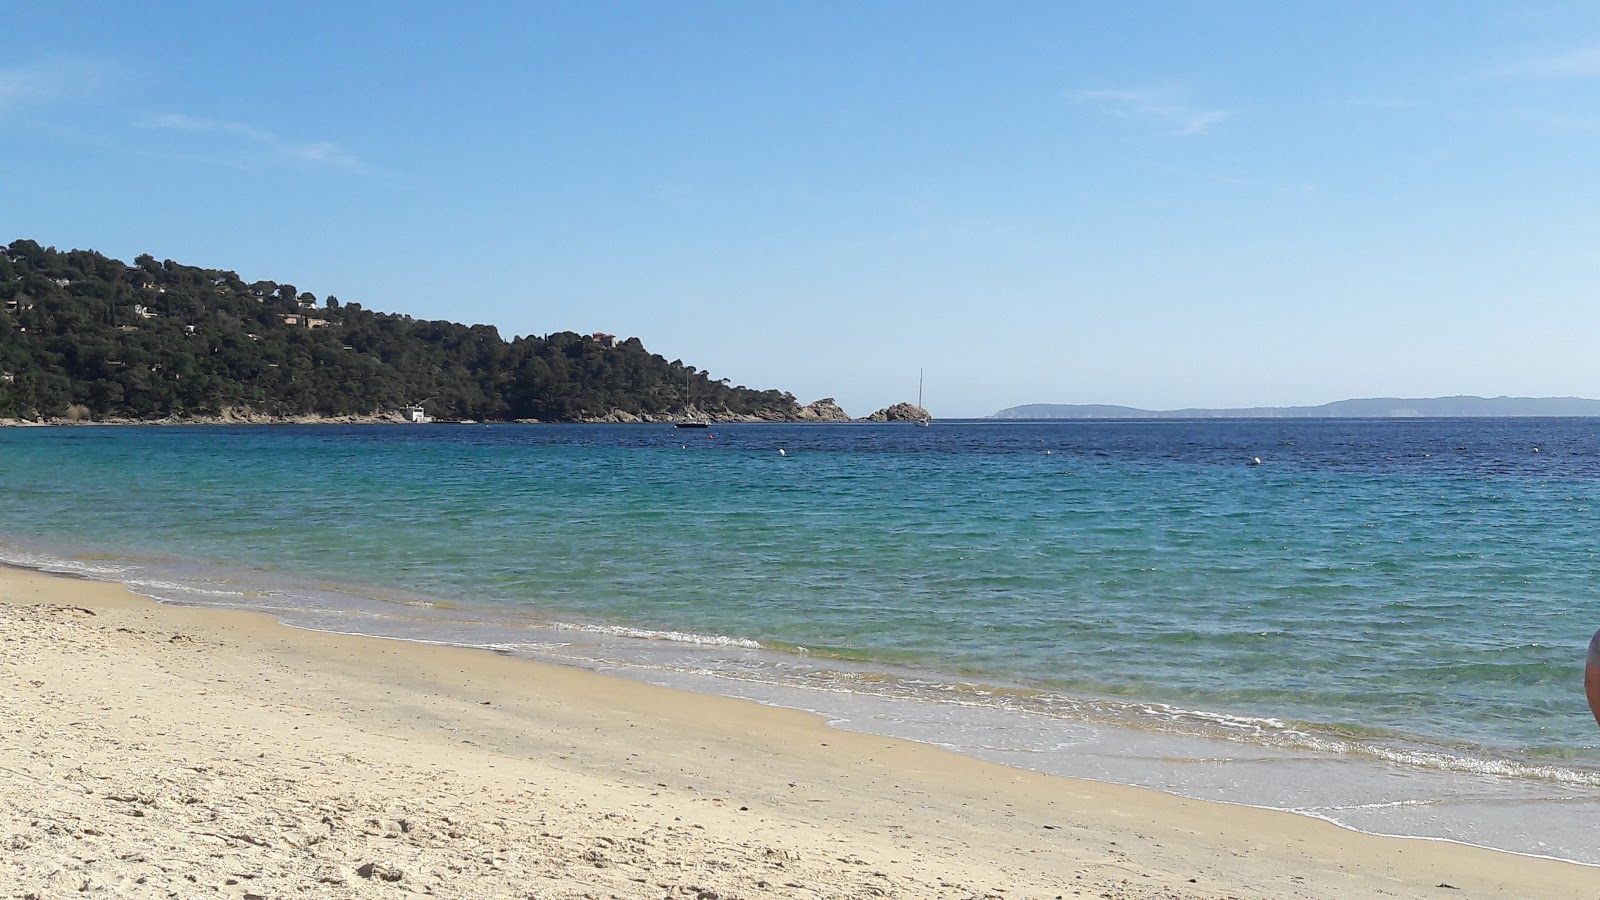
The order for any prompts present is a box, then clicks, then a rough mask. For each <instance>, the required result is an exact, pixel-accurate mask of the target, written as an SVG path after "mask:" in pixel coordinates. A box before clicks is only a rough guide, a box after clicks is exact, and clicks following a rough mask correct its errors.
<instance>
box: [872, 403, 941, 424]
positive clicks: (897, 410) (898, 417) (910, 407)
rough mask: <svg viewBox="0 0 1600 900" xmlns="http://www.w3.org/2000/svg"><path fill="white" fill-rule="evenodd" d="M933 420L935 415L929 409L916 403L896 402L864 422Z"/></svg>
mask: <svg viewBox="0 0 1600 900" xmlns="http://www.w3.org/2000/svg"><path fill="white" fill-rule="evenodd" d="M924 419H926V420H928V421H930V422H931V421H933V416H931V415H929V414H928V411H927V410H925V409H923V408H922V407H920V406H918V405H916V404H915V403H896V404H895V405H893V406H890V407H886V408H884V409H880V410H878V411H877V412H875V413H873V414H872V415H870V416H867V417H866V418H865V419H862V420H861V421H863V422H919V421H922V420H924Z"/></svg>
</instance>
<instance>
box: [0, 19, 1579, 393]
mask: <svg viewBox="0 0 1600 900" xmlns="http://www.w3.org/2000/svg"><path fill="white" fill-rule="evenodd" d="M0 19H3V26H0V30H3V32H4V34H5V35H6V39H5V46H6V52H5V53H4V54H3V55H0V242H8V241H10V240H12V239H15V238H19V237H26V238H32V239H34V240H38V241H39V242H40V243H43V244H49V245H54V246H56V247H59V248H62V249H66V248H72V247H83V248H92V249H97V250H100V251H102V252H105V253H108V254H110V255H112V256H115V257H118V258H120V259H124V260H131V259H132V258H133V257H134V256H136V255H138V254H140V253H146V252H148V253H151V254H153V255H154V256H155V257H156V258H158V259H167V258H170V259H175V260H177V261H179V262H183V263H188V264H193V265H201V266H208V267H217V268H226V269H233V270H235V271H237V272H238V273H239V274H240V275H241V276H243V277H245V278H246V279H249V280H255V279H262V278H270V279H274V280H277V281H283V282H291V283H293V284H295V285H296V286H297V287H298V288H299V289H301V290H309V291H312V292H314V293H316V294H317V295H318V296H319V297H320V296H326V295H327V294H330V293H331V294H336V295H338V296H339V297H340V298H341V299H342V300H347V301H348V300H355V301H359V302H361V303H362V304H364V305H366V306H368V307H374V308H379V309H385V310H392V311H398V312H406V313H410V314H412V315H414V316H417V317H418V318H448V319H453V320H457V321H463V322H468V323H474V322H487V323H492V324H494V325H496V326H498V327H499V328H500V330H501V332H502V333H503V334H505V335H507V336H508V337H509V336H510V335H513V334H529V333H541V334H542V333H545V332H549V331H558V330H575V331H595V330H603V331H609V332H614V333H616V334H619V335H624V336H627V335H637V336H638V337H640V338H641V339H642V340H643V341H644V342H645V345H646V346H647V347H649V348H651V349H652V350H654V351H656V352H659V353H661V354H663V355H665V356H667V357H668V358H669V359H673V358H682V359H683V360H685V361H686V362H689V363H691V364H694V365H697V366H701V367H703V368H708V369H710V370H711V372H712V375H713V376H715V377H728V378H731V379H733V381H735V382H736V383H743V384H747V385H750V386H752V387H760V388H768V387H776V388H781V389H785V390H790V391H793V392H794V393H795V394H796V395H797V396H798V397H799V399H800V400H801V401H802V402H804V401H809V400H814V399H816V398H819V397H824V396H833V397H836V398H838V399H839V401H840V402H841V403H842V404H844V406H845V408H846V409H847V410H849V411H850V412H851V413H852V414H854V415H865V414H866V413H868V412H870V411H872V410H873V409H876V408H878V407H881V406H885V405H887V404H889V403H892V402H896V401H900V400H906V399H914V397H915V394H916V389H917V372H918V370H919V369H925V370H926V373H927V374H926V381H927V395H926V396H927V405H928V406H929V408H930V409H931V410H932V411H933V412H934V414H935V415H940V416H946V417H953V416H971V415H987V414H989V413H992V412H994V411H995V410H997V409H1000V408H1002V407H1006V406H1012V405H1016V404H1020V403H1031V402H1055V403H1120V404H1127V405H1132V406H1142V407H1148V408H1173V407H1182V406H1254V405H1290V404H1315V403H1322V402H1326V401H1330V400H1336V399H1341V398H1345V397H1361V396H1384V395H1390V396H1437V395H1444V394H1458V393H1468V394H1482V395H1498V394H1512V395H1539V396H1542V395H1580V396H1590V397H1594V396H1600V365H1597V362H1596V361H1597V360H1600V302H1596V301H1597V300H1600V296H1597V294H1600V278H1597V276H1600V202H1597V201H1600V192H1597V190H1596V188H1597V182H1600V5H1597V4H1594V3H1561V2H1550V3H1505V4H1499V3H1494V4H1491V3H1472V2H1464V0H1441V2H1423V0H1417V2H1400V3H1393V2H1383V3H1378V2H1374V3H1358V2H1340V3H1317V4H1312V3H1279V2H1260V3H1233V2H1209V3H1208V2H1194V3H1173V2H1160V3H1132V2H1129V3H1123V2H1118V3H1068V2H1044V3H972V2H950V3H945V2H929V0H917V2H907V3H894V2H869V3H860V2H850V3H844V2H833V3H830V2H811V3H778V2H771V0H752V2H746V3H716V2H693V3H675V2H665V0H662V2H648V3H646V2H640V3H607V2H590V0H583V2H577V0H573V2H566V3H538V2H527V0H523V2H509V3H477V4H471V3H393V2H385V3H355V2H348V3H343V2H342V3H334V4H326V3H320V2H319V3H285V2H276V3H267V4H248V5H246V4H216V3H199V2H195V3H180V2H169V3H156V4H128V3H106V4H78V3H72V2H62V0H51V2H48V3H46V2H35V0H20V2H17V0H13V2H11V3H7V4H5V6H4V8H3V11H0Z"/></svg>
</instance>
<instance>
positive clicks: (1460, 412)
mask: <svg viewBox="0 0 1600 900" xmlns="http://www.w3.org/2000/svg"><path fill="white" fill-rule="evenodd" d="M1512 416H1596V417H1600V400H1586V399H1584V398H1582V397H1467V396H1463V397H1422V398H1403V397H1370V398H1366V399H1362V400H1336V401H1334V402H1333V403H1324V404H1322V405H1321V406H1251V407H1243V408H1240V409H1162V410H1152V409H1135V408H1133V407H1131V406H1108V405H1105V404H1099V403H1087V404H1069V403H1029V404H1026V405H1024V406H1013V407H1011V408H1009V409H1002V410H1000V411H999V412H997V413H995V414H994V415H992V416H990V417H989V418H991V419H1398V418H1422V417H1426V418H1470V417H1512Z"/></svg>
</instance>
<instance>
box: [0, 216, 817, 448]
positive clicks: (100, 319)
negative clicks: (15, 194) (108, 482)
mask: <svg viewBox="0 0 1600 900" xmlns="http://www.w3.org/2000/svg"><path fill="white" fill-rule="evenodd" d="M416 403H423V404H425V406H426V409H427V412H428V414H430V415H433V416H438V417H441V418H447V419H477V420H487V421H507V420H513V419H538V420H542V421H576V420H583V419H593V418H601V417H606V416H613V417H618V418H624V419H626V418H629V417H633V416H642V417H662V418H667V417H675V416H683V415H686V414H688V415H695V414H698V413H699V412H703V413H705V414H709V415H711V416H713V417H718V418H731V417H749V418H759V419H772V420H788V419H795V418H797V417H799V415H800V411H801V407H800V405H799V404H798V403H797V402H796V401H795V398H794V397H793V396H792V395H790V394H788V393H785V392H781V391H775V390H768V391H758V390H753V389H751V388H746V387H743V386H731V385H729V384H728V382H727V380H726V379H720V380H719V379H713V378H711V377H710V376H709V375H708V374H707V373H705V372H703V371H700V370H698V369H696V368H694V367H693V366H686V365H684V364H683V363H682V362H681V361H678V360H673V361H670V362H669V361H668V360H666V359H664V358H663V357H661V356H659V355H657V354H653V353H650V352H649V351H648V350H646V349H645V348H644V345H643V344H641V343H640V342H639V340H638V339H637V338H628V339H626V340H615V339H613V338H612V337H611V336H610V335H605V334H589V335H580V334H576V333H572V332H559V333H555V334H549V335H544V336H528V337H517V338H513V339H512V340H509V341H507V340H505V339H504V338H502V337H501V336H500V333H499V332H498V331H497V330H496V329H495V328H494V326H492V325H470V326H468V325H459V324H456V323H454V322H443V321H419V320H416V319H413V318H412V317H410V316H407V315H400V314H396V313H385V312H377V311H374V310H368V309H363V308H362V307H361V305H360V304H358V303H340V302H339V300H338V299H337V298H336V297H334V296H329V297H327V298H325V299H324V300H321V301H319V300H318V298H317V297H315V296H313V295H312V294H310V293H307V292H302V291H299V290H298V289H297V288H295V286H294V285H292V284H283V283H278V282H272V281H255V282H250V283H246V282H245V281H244V280H243V279H241V278H240V277H239V276H238V275H236V274H235V273H233V272H228V271H220V270H216V269H203V268H197V267H194V266H186V265H181V264H179V263H175V262H173V261H172V260H165V261H159V262H158V261H157V260H155V259H153V258H152V257H150V256H148V255H146V256H140V257H139V258H138V259H136V260H134V262H133V263H132V264H131V265H129V264H125V263H122V262H120V261H118V260H115V259H110V258H108V257H106V256H103V255H101V254H99V253H96V252H94V251H90V250H72V251H65V252H63V251H57V250H56V249H54V248H50V247H41V246H39V245H38V244H37V243H35V242H33V241H28V240H19V241H15V242H13V243H12V244H11V245H10V246H9V247H7V248H5V249H4V250H3V251H0V417H9V418H24V419H33V418H40V417H73V418H78V417H87V418H94V419H107V418H120V419H135V420H149V419H164V418H176V419H184V418H193V417H201V416H214V415H218V414H221V413H223V412H224V411H231V410H248V411H250V412H252V413H256V414H261V415H266V416H275V417H295V416H370V415H382V414H387V413H391V412H393V411H394V410H395V409H397V408H398V407H401V406H405V405H409V404H416Z"/></svg>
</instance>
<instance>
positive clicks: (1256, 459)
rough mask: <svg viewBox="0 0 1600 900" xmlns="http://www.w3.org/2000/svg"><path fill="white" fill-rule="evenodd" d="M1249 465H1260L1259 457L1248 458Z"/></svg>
mask: <svg viewBox="0 0 1600 900" xmlns="http://www.w3.org/2000/svg"><path fill="white" fill-rule="evenodd" d="M1250 465H1252V466H1259V465H1261V457H1259V456H1252V457H1250Z"/></svg>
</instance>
